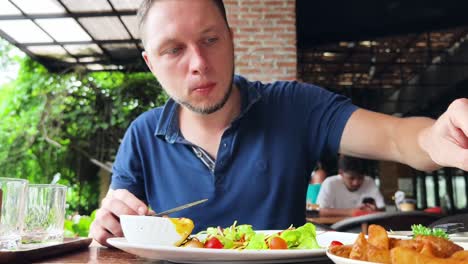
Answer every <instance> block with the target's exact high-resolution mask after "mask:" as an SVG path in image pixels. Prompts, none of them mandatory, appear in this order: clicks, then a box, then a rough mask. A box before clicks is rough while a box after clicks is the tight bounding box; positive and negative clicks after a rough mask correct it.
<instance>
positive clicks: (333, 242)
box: [330, 240, 343, 247]
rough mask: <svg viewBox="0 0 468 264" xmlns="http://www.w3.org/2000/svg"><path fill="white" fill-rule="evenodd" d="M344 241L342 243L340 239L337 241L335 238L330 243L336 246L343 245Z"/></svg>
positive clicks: (331, 245)
mask: <svg viewBox="0 0 468 264" xmlns="http://www.w3.org/2000/svg"><path fill="white" fill-rule="evenodd" d="M342 245H343V243H341V242H340V241H336V240H333V241H332V242H331V243H330V247H334V246H342Z"/></svg>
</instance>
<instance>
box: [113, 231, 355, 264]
mask: <svg viewBox="0 0 468 264" xmlns="http://www.w3.org/2000/svg"><path fill="white" fill-rule="evenodd" d="M257 232H264V233H272V232H277V231H257ZM317 233H318V234H317V242H318V243H319V245H320V246H322V247H323V248H322V249H307V250H299V249H298V250H230V249H205V248H184V247H171V246H155V245H142V244H132V243H129V242H127V240H126V239H125V238H123V237H118V238H109V239H107V242H108V243H109V244H111V245H112V246H114V247H116V248H119V249H121V250H123V251H126V252H128V253H131V254H135V255H138V256H140V257H144V258H148V259H157V260H169V261H173V262H184V263H209V262H216V263H220V262H224V263H227V262H229V263H238V262H245V261H248V262H249V263H254V262H262V263H265V262H268V263H287V262H298V261H308V260H310V261H312V260H313V259H314V258H323V257H324V256H325V252H326V247H328V245H329V244H330V242H331V241H333V240H338V241H340V242H342V243H343V244H352V243H354V241H355V240H356V237H357V235H358V234H353V233H343V232H322V233H319V232H317Z"/></svg>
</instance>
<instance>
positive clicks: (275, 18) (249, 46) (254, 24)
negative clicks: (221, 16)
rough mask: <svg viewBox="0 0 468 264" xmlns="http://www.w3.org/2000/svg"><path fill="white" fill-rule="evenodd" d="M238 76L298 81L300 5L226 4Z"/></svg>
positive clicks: (290, 0)
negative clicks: (297, 29) (297, 25)
mask: <svg viewBox="0 0 468 264" xmlns="http://www.w3.org/2000/svg"><path fill="white" fill-rule="evenodd" d="M224 4H225V6H226V11H227V13H228V20H229V23H230V26H231V27H232V29H233V32H234V40H235V52H236V73H238V74H241V75H244V76H245V77H247V78H249V79H251V80H260V81H264V82H269V81H275V80H294V79H296V78H297V48H296V47H297V45H296V9H295V8H296V1H295V0H224Z"/></svg>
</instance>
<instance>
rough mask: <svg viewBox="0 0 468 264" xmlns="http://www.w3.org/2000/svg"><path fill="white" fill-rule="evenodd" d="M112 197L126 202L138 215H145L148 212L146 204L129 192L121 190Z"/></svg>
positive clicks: (116, 191)
mask: <svg viewBox="0 0 468 264" xmlns="http://www.w3.org/2000/svg"><path fill="white" fill-rule="evenodd" d="M112 197H114V198H116V199H118V200H121V201H124V202H125V204H126V205H127V206H128V207H129V208H131V209H132V210H133V211H134V212H135V213H136V214H139V215H145V214H147V212H148V207H147V206H146V204H145V203H144V202H143V201H141V200H140V199H138V198H137V197H136V196H135V195H133V194H132V193H130V192H129V191H127V190H124V189H119V190H115V191H114V192H113V193H112Z"/></svg>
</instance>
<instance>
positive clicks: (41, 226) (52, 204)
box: [22, 184, 67, 244]
mask: <svg viewBox="0 0 468 264" xmlns="http://www.w3.org/2000/svg"><path fill="white" fill-rule="evenodd" d="M66 194H67V187H66V186H64V185H60V184H30V185H29V188H28V192H27V202H26V216H25V219H24V226H23V232H22V242H23V243H24V244H27V243H45V242H61V241H63V224H64V221H65V202H66Z"/></svg>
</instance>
